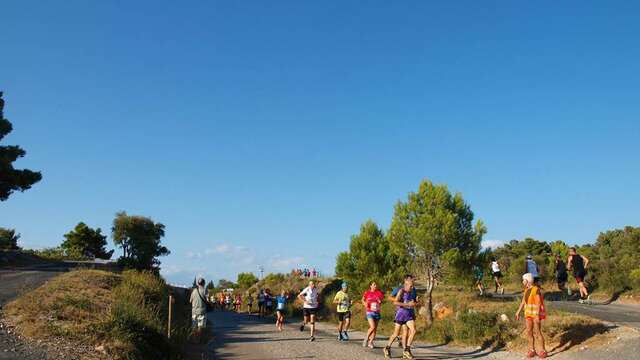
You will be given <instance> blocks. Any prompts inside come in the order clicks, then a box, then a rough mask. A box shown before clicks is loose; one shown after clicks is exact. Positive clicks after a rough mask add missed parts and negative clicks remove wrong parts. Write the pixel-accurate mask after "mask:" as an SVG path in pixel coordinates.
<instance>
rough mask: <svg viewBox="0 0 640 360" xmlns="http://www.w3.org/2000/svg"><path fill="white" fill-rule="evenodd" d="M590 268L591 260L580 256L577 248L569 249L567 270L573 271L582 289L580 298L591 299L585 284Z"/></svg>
mask: <svg viewBox="0 0 640 360" xmlns="http://www.w3.org/2000/svg"><path fill="white" fill-rule="evenodd" d="M588 266H589V259H587V258H586V257H585V256H582V255H579V254H578V252H577V251H576V248H575V247H572V248H570V249H569V259H568V260H567V268H568V269H569V270H573V277H574V278H576V282H577V283H578V286H579V287H580V297H581V298H582V299H585V298H586V299H589V291H588V290H587V286H586V285H585V283H584V278H585V277H586V276H587V267H588Z"/></svg>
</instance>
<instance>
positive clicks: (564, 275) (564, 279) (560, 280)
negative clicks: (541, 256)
mask: <svg viewBox="0 0 640 360" xmlns="http://www.w3.org/2000/svg"><path fill="white" fill-rule="evenodd" d="M568 279H569V274H567V273H559V274H557V275H556V281H557V282H558V284H564V283H566V282H567V280H568Z"/></svg>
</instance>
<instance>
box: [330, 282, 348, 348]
mask: <svg viewBox="0 0 640 360" xmlns="http://www.w3.org/2000/svg"><path fill="white" fill-rule="evenodd" d="M341 288H342V290H340V291H338V293H337V294H336V296H335V297H334V298H333V303H334V304H337V306H336V312H337V313H338V341H349V333H348V331H349V324H350V323H351V299H350V298H349V293H348V290H349V289H348V286H347V283H346V282H343V283H342V286H341Z"/></svg>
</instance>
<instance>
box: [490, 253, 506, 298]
mask: <svg viewBox="0 0 640 360" xmlns="http://www.w3.org/2000/svg"><path fill="white" fill-rule="evenodd" d="M491 273H492V275H493V282H494V283H495V284H496V291H495V293H496V294H497V293H498V290H500V293H501V294H504V286H502V284H501V283H500V279H501V278H502V271H500V263H499V262H498V260H496V258H491Z"/></svg>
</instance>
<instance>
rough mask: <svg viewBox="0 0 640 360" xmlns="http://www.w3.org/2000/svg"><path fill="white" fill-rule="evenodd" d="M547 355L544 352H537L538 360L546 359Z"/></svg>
mask: <svg viewBox="0 0 640 360" xmlns="http://www.w3.org/2000/svg"><path fill="white" fill-rule="evenodd" d="M547 355H549V354H547V352H546V351H543V352H539V353H538V357H539V358H540V359H544V358H546V357H547Z"/></svg>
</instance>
